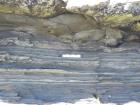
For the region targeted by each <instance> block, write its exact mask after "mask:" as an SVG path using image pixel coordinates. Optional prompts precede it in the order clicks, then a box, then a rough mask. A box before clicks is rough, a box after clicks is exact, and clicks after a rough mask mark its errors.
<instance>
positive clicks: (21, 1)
mask: <svg viewBox="0 0 140 105" xmlns="http://www.w3.org/2000/svg"><path fill="white" fill-rule="evenodd" d="M65 6H66V4H65V3H64V2H63V1H62V0H43V1H42V0H16V1H15V0H10V1H9V0H0V12H2V13H14V14H19V15H25V14H26V15H31V16H37V17H52V16H56V15H59V14H62V13H64V12H65Z"/></svg>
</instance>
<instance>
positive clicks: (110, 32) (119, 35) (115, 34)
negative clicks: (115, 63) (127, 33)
mask: <svg viewBox="0 0 140 105" xmlns="http://www.w3.org/2000/svg"><path fill="white" fill-rule="evenodd" d="M105 33H106V36H105V39H104V43H105V44H106V45H107V46H110V47H116V46H118V45H119V44H121V43H122V42H123V38H124V35H123V32H121V31H120V30H118V29H111V28H106V29H105Z"/></svg>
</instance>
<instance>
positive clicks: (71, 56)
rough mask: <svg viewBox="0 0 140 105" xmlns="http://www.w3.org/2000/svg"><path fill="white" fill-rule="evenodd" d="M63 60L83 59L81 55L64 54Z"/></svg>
mask: <svg viewBox="0 0 140 105" xmlns="http://www.w3.org/2000/svg"><path fill="white" fill-rule="evenodd" d="M62 57H63V58H81V55H80V54H62Z"/></svg>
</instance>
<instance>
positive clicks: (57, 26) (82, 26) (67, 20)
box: [43, 14, 97, 35]
mask: <svg viewBox="0 0 140 105" xmlns="http://www.w3.org/2000/svg"><path fill="white" fill-rule="evenodd" d="M43 26H44V27H46V30H47V31H48V32H49V33H50V34H54V35H64V34H74V33H76V32H79V31H83V30H89V29H92V28H93V27H97V24H96V22H95V21H93V20H92V19H91V21H90V20H89V19H86V18H84V17H83V16H82V15H79V14H63V15H59V16H57V17H54V18H50V19H49V20H48V21H44V22H43Z"/></svg>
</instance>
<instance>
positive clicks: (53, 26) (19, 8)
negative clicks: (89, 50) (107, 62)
mask: <svg viewBox="0 0 140 105" xmlns="http://www.w3.org/2000/svg"><path fill="white" fill-rule="evenodd" d="M139 6H140V2H139V1H137V0H133V1H132V0H131V1H130V0H124V1H113V0H99V1H96V2H95V1H94V2H93V1H90V0H87V1H83V2H81V1H80V0H78V1H75V0H64V1H62V0H0V15H1V16H0V22H1V25H2V24H3V25H6V24H7V25H15V26H16V27H17V26H20V25H21V26H23V25H24V26H33V28H35V29H36V31H37V32H41V33H42V34H45V35H48V34H51V35H54V36H57V37H58V38H59V39H60V40H61V41H62V42H71V43H76V44H78V43H79V45H82V43H87V42H97V41H99V42H101V43H102V44H104V45H107V46H109V47H116V46H118V45H120V44H122V43H124V42H125V41H128V40H129V39H130V40H129V41H131V40H133V39H134V40H137V41H138V40H139V31H140V23H139V21H140V8H139ZM31 16H32V17H31ZM44 18H47V19H44ZM102 33H103V34H102ZM114 33H115V34H114ZM98 34H99V36H98ZM132 34H133V35H134V37H135V38H129V36H132V37H133V35H132ZM127 39H128V40H127ZM81 42H82V43H81ZM79 45H78V46H79Z"/></svg>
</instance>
